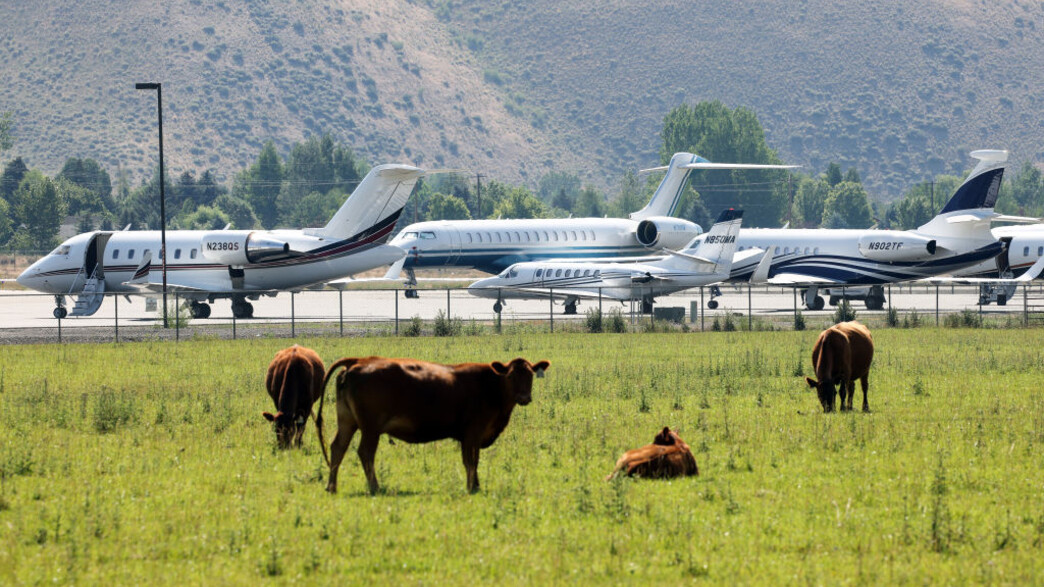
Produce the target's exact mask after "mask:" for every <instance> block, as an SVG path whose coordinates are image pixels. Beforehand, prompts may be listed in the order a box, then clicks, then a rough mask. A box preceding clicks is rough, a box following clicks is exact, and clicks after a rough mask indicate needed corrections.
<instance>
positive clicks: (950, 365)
mask: <svg viewBox="0 0 1044 587" xmlns="http://www.w3.org/2000/svg"><path fill="white" fill-rule="evenodd" d="M874 335H875V338H876V341H877V346H878V352H877V355H876V359H875V362H874V363H875V367H874V369H873V371H872V373H871V388H870V406H871V408H872V409H873V413H871V414H862V413H851V414H827V415H824V414H822V413H820V412H819V410H820V408H819V405H818V401H817V400H816V397H815V394H814V392H813V391H812V390H810V389H809V388H808V387H807V386H806V385H805V383H804V382H803V380H802V378H801V375H804V374H808V373H809V372H810V359H809V354H810V349H811V345H812V342H813V341H814V339H815V336H816V332H807V331H806V332H755V333H751V332H725V333H672V334H648V333H647V334H625V335H612V334H602V335H590V334H587V335H585V334H559V335H553V336H552V335H544V334H521V333H513V334H505V335H502V336H479V337H475V336H470V337H469V336H462V337H454V338H394V337H381V338H378V337H373V338H362V339H353V340H336V339H314V340H301V341H300V342H301V343H302V344H305V345H306V346H311V347H313V348H315V349H316V350H318V351H319V353H320V354H321V355H322V356H323V358H324V360H326V362H327V363H330V362H332V361H333V360H335V359H336V358H339V357H342V356H353V355H368V354H381V355H390V356H413V357H418V358H424V359H429V360H434V361H440V362H457V361H468V360H481V361H487V360H501V361H506V360H508V359H511V358H513V357H515V356H523V357H526V358H528V359H530V360H533V361H535V360H538V359H549V360H550V361H551V362H552V366H551V368H550V369H549V371H548V376H547V378H546V379H542V380H536V382H535V384H534V392H533V397H534V400H533V403H532V404H530V405H529V406H526V407H522V408H518V409H517V410H516V411H515V413H514V416H513V418H512V422H511V424H510V425H509V426H508V428H507V430H506V431H505V433H504V434H503V435H502V436H501V438H500V439H499V440H498V441H497V443H496V444H494V445H493V447H491V448H490V449H488V450H485V451H483V452H482V457H481V462H480V466H479V475H480V478H481V480H482V490H481V492H480V493H478V494H476V495H468V494H467V493H466V492H465V487H464V485H465V483H464V468H463V466H462V465H461V459H460V454H459V450H458V447H457V445H456V444H455V443H453V442H451V441H443V442H440V443H434V444H427V445H408V444H406V443H403V442H397V443H396V444H395V445H394V446H392V445H389V444H388V443H387V441H382V443H381V447H380V449H379V450H378V453H377V474H378V478H379V480H380V482H381V484H382V489H383V493H381V494H379V495H378V496H376V497H369V496H368V495H366V494H365V480H364V478H363V476H362V471H361V468H360V467H359V465H358V459H357V458H356V456H355V454H354V443H353V449H352V452H350V453H349V455H348V457H347V458H346V459H345V464H344V468H343V469H342V473H341V478H340V493H339V494H337V495H335V496H331V495H327V494H326V493H325V492H324V490H323V489H324V487H325V477H326V467H325V465H324V463H323V461H322V456H321V454H320V451H319V448H318V445H317V443H316V440H315V435H314V428H313V427H312V426H311V425H310V426H309V430H308V433H307V435H306V437H305V438H306V442H305V445H306V446H305V448H304V449H303V450H300V451H291V452H281V451H278V450H276V449H275V447H274V446H275V441H274V434H272V432H271V429H270V427H269V425H268V424H267V423H266V422H265V421H264V420H263V419H262V417H261V412H262V411H263V410H266V409H271V405H270V401H269V399H268V397H267V395H266V394H265V392H264V391H263V377H264V370H265V368H266V366H267V364H268V361H269V360H270V359H271V357H272V355H273V354H274V353H275V351H276V350H278V349H279V348H282V347H284V346H287V345H288V342H287V341H284V340H264V339H262V340H253V341H235V342H230V341H195V342H182V343H180V344H174V343H138V344H129V345H64V346H57V345H54V346H3V347H0V472H2V485H0V584H38V583H45V582H46V583H51V582H57V583H85V584H98V583H105V584H138V583H147V584H199V583H206V584H222V585H228V584H232V585H234V584H254V583H257V582H258V581H259V580H271V581H273V582H275V583H289V582H303V581H316V582H318V583H319V584H330V583H334V584H348V583H350V584H357V583H363V582H377V583H375V584H388V582H394V584H406V583H422V584H431V583H439V584H475V583H476V582H481V583H483V584H500V583H539V584H552V583H557V584H565V583H570V584H572V583H581V584H588V583H613V584H618V583H643V584H647V583H649V582H650V581H665V582H667V583H669V584H677V583H682V582H690V581H692V582H711V583H716V584H724V583H761V584H778V583H809V584H837V583H850V584H853V583H854V584H866V583H873V584H886V583H887V584H904V583H905V584H910V583H916V584H924V583H928V582H931V583H960V584H967V583H1015V584H1031V583H1036V582H1039V581H1040V577H1042V576H1044V395H1042V394H1041V393H1040V387H1041V384H1040V381H1041V376H1042V370H1044V358H1042V350H1041V349H1042V348H1044V330H1036V329H1033V330H992V329H991V330H983V329H927V328H918V329H905V330H903V329H877V330H876V331H875V333H874ZM860 401H861V397H860V396H859V395H858V392H857V397H856V401H855V403H856V405H858V404H859V403H860ZM327 417H328V421H329V422H331V423H330V424H328V435H330V436H332V431H331V430H330V427H331V425H332V421H333V420H334V417H333V410H332V409H331V408H330V406H329V405H328V406H327ZM664 425H670V426H672V427H675V428H676V429H677V430H678V431H679V433H680V435H681V436H682V438H684V439H685V440H686V441H687V442H688V443H689V444H690V445H691V446H692V448H693V451H694V452H695V454H696V458H697V461H698V463H699V466H700V473H701V474H700V476H699V477H695V478H687V479H684V480H676V481H670V482H665V481H642V480H632V479H623V480H621V481H619V482H605V481H604V480H603V479H604V477H605V475H606V474H607V473H609V471H610V470H611V469H612V467H613V464H614V462H615V460H616V458H617V457H618V456H619V454H620V453H621V452H623V451H624V450H625V449H628V448H633V447H636V446H640V445H644V444H647V443H648V442H650V441H651V440H652V437H653V435H654V434H655V433H656V432H657V431H658V429H659V428H661V427H662V426H664ZM355 442H356V443H357V442H358V437H356V440H355Z"/></svg>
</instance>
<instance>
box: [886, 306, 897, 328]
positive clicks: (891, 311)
mask: <svg viewBox="0 0 1044 587" xmlns="http://www.w3.org/2000/svg"><path fill="white" fill-rule="evenodd" d="M885 324H887V325H888V327H889V328H896V327H898V326H899V310H896V309H895V307H894V306H888V311H887V312H886V313H885Z"/></svg>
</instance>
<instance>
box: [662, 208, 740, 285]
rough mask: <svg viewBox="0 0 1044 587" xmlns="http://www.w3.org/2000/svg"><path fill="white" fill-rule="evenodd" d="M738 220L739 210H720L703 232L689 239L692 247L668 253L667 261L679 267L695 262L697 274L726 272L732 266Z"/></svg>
mask: <svg viewBox="0 0 1044 587" xmlns="http://www.w3.org/2000/svg"><path fill="white" fill-rule="evenodd" d="M742 221H743V210H733V209H732V208H729V209H728V210H724V211H723V212H722V213H721V215H719V216H718V220H717V221H716V222H715V223H714V226H712V227H711V229H710V230H708V231H707V234H705V235H702V236H699V237H697V238H695V239H693V243H692V244H693V245H695V246H693V247H691V248H688V249H686V250H685V251H682V252H675V253H672V254H673V257H672V258H671V260H670V262H671V263H672V264H673V265H674V266H675V267H677V268H679V269H681V268H682V267H681V265H685V266H686V268H688V269H692V268H693V265H696V266H697V267H698V271H699V272H701V273H704V272H706V273H712V272H713V273H724V274H725V275H728V274H729V271H730V270H731V269H732V257H733V255H735V254H736V239H737V237H739V231H740V225H741V224H742Z"/></svg>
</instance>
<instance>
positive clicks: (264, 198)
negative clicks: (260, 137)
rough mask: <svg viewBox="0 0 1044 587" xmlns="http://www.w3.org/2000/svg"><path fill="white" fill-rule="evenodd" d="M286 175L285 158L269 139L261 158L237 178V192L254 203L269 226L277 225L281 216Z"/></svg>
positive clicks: (235, 185) (256, 211)
mask: <svg viewBox="0 0 1044 587" xmlns="http://www.w3.org/2000/svg"><path fill="white" fill-rule="evenodd" d="M283 178H284V172H283V161H282V159H280V158H279V154H278V153H276V149H275V143H273V142H272V141H266V142H265V144H264V146H262V147H261V154H260V155H258V157H257V161H256V162H255V163H254V164H253V165H251V166H250V167H249V168H248V169H247V170H246V171H243V172H242V173H240V174H239V175H237V176H236V177H235V179H234V180H233V183H232V189H233V193H234V194H236V195H237V196H238V197H241V198H242V199H244V200H246V201H247V202H248V203H249V204H250V206H251V208H253V210H254V213H255V214H257V215H258V217H259V218H260V220H261V224H262V226H264V227H265V228H274V227H275V225H276V222H277V221H278V219H279V209H278V207H277V205H276V201H277V199H278V197H279V190H280V189H281V188H282V185H283Z"/></svg>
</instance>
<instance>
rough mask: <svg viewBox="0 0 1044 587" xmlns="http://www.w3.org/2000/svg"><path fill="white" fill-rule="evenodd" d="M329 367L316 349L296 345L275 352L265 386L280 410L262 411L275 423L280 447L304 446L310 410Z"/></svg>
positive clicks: (321, 389) (318, 395) (317, 396)
mask: <svg viewBox="0 0 1044 587" xmlns="http://www.w3.org/2000/svg"><path fill="white" fill-rule="evenodd" d="M325 373H326V369H325V368H324V367H323V360H322V359H320V358H319V355H318V354H316V352H315V351H313V350H312V349H309V348H305V347H303V346H298V345H296V344H295V345H294V346H292V347H290V348H286V349H283V350H281V351H279V352H278V353H276V355H275V358H274V359H272V363H271V364H270V365H269V366H268V376H267V377H266V378H265V386H266V387H267V388H268V395H270V396H272V401H273V402H274V403H275V407H276V410H277V412H276V413H275V414H271V413H269V412H264V413H263V414H262V415H263V416H264V417H265V419H266V420H268V421H269V422H274V423H275V433H276V440H277V441H278V442H279V448H289V447H290V446H291V445H293V446H297V447H299V446H301V435H302V434H303V433H304V429H305V424H306V423H307V422H308V414H310V413H311V412H312V404H314V403H315V402H316V400H318V399H319V398H320V397H322V395H323V376H324V374H325Z"/></svg>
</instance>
